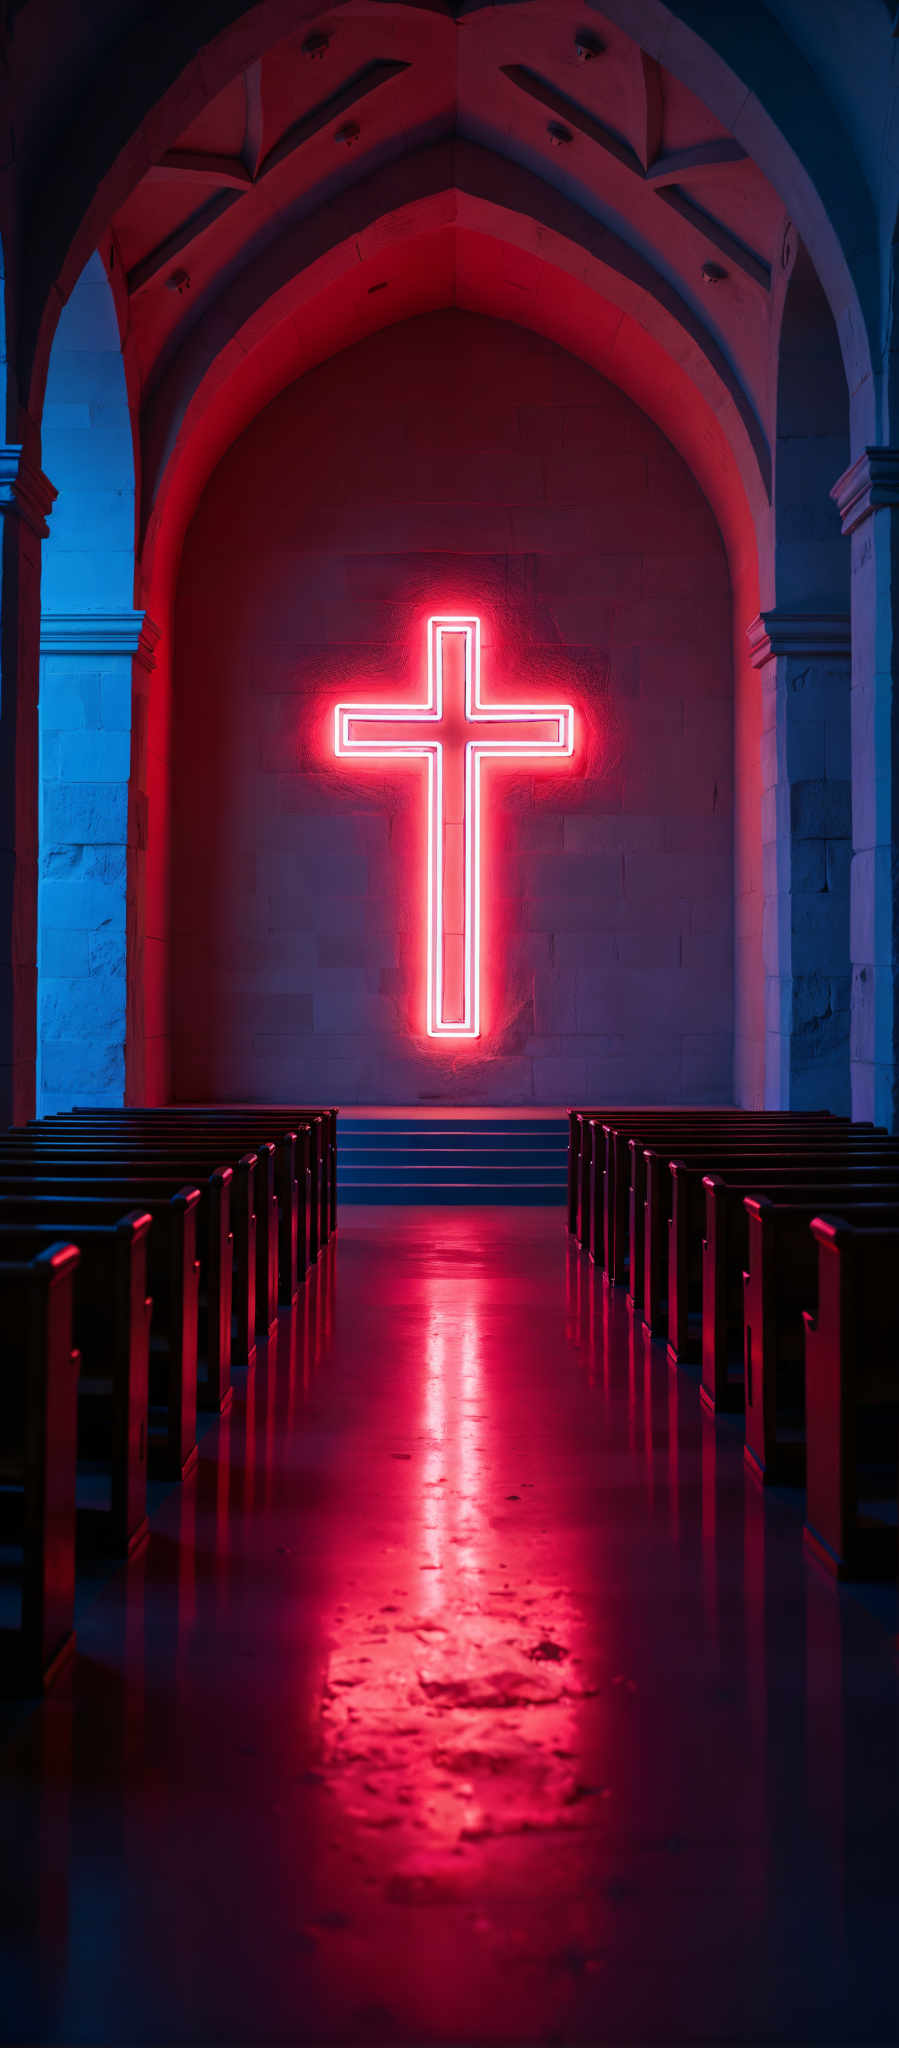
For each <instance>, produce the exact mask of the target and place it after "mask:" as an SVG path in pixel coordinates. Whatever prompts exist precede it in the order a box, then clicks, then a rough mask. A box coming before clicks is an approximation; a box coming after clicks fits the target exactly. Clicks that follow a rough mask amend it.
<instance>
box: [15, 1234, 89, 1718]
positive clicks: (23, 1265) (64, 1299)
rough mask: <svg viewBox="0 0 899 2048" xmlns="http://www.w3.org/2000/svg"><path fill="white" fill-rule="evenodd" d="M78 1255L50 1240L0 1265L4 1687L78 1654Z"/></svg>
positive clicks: (20, 1688)
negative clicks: (75, 1332) (75, 1342)
mask: <svg viewBox="0 0 899 2048" xmlns="http://www.w3.org/2000/svg"><path fill="white" fill-rule="evenodd" d="M78 1263H79V1253H78V1251H77V1250H76V1247H75V1246H74V1245H71V1244H60V1243H56V1244H51V1245H49V1246H48V1247H47V1248H46V1249H45V1250H43V1251H40V1252H38V1254H37V1256H36V1257H35V1258H33V1259H26V1260H19V1259H17V1260H11V1261H8V1262H5V1263H3V1264H0V1329H2V1333H3V1335H2V1342H0V1361H2V1368H0V1369H2V1390H0V1546H2V1551H3V1576H2V1582H0V1597H2V1607H0V1688H2V1690H3V1692H5V1693H7V1694H8V1693H23V1692H24V1693H35V1692H40V1691H41V1690H42V1689H43V1688H44V1687H45V1686H47V1685H49V1684H50V1683H51V1682H52V1680H53V1679H54V1678H55V1677H56V1676H57V1675H58V1673H59V1672H60V1670H61V1669H62V1668H63V1666H64V1665H65V1664H66V1663H67V1662H68V1660H69V1658H70V1656H71V1654H72V1652H73V1650H74V1648H75V1629H74V1620H75V1438H76V1428H77V1388H78V1354H77V1352H76V1351H74V1350H73V1347H72V1322H73V1307H74V1283H75V1275H76V1273H77V1270H78Z"/></svg>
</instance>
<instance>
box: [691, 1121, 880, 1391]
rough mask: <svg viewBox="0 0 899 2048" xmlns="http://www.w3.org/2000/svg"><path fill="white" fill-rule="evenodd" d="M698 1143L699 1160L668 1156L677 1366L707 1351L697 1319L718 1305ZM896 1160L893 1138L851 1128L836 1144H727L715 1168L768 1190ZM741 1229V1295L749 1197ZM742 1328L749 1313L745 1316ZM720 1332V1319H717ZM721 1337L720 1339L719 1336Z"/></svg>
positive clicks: (748, 1189)
mask: <svg viewBox="0 0 899 2048" xmlns="http://www.w3.org/2000/svg"><path fill="white" fill-rule="evenodd" d="M699 1153H700V1148H698V1147H697V1150H696V1153H695V1154H694V1156H693V1158H692V1159H691V1158H689V1157H687V1158H686V1159H672V1160H671V1161H670V1162H669V1172H670V1181H671V1214H670V1216H669V1219H668V1355H669V1358H670V1359H671V1362H672V1364H673V1365H683V1364H685V1363H686V1362H687V1361H688V1360H691V1359H693V1358H697V1357H699V1356H700V1352H701V1338H700V1335H699V1333H698V1331H697V1328H696V1324H697V1322H699V1323H700V1324H702V1320H703V1314H704V1307H705V1304H706V1302H707V1303H708V1304H709V1306H710V1307H711V1308H713V1307H714V1303H715V1299H716V1295H715V1292H714V1291H709V1292H708V1293H706V1292H705V1291H704V1289H705V1280H704V1274H707V1272H708V1268H709V1260H710V1258H712V1259H714V1257H715V1256H716V1249H715V1248H713V1249H712V1250H711V1252H707V1250H706V1246H707V1243H708V1214H707V1207H708V1197H707V1191H706V1185H705V1183H706V1179H707V1178H708V1176H707V1175H705V1174H704V1173H703V1170H702V1160H701V1158H700V1156H699ZM891 1162H892V1163H893V1168H894V1171H899V1145H897V1143H896V1141H895V1140H894V1139H891V1138H886V1137H880V1138H878V1137H877V1136H872V1134H870V1133H869V1134H868V1136H867V1138H866V1137H865V1135H864V1134H862V1135H860V1136H856V1135H854V1134H853V1133H851V1132H847V1133H844V1134H843V1135H842V1136H841V1137H839V1138H838V1139H837V1140H835V1141H834V1142H833V1143H832V1144H827V1145H822V1144H821V1143H820V1142H819V1141H818V1140H817V1139H815V1138H813V1139H812V1140H811V1141H810V1140H809V1139H808V1137H807V1136H806V1137H801V1136H795V1135H791V1137H790V1138H789V1140H782V1141H781V1142H780V1143H779V1144H777V1145H772V1146H771V1147H770V1149H769V1150H764V1149H763V1148H761V1147H751V1148H750V1147H747V1148H746V1149H745V1150H743V1151H740V1150H737V1149H734V1150H733V1151H732V1152H731V1153H730V1154H729V1155H728V1154H726V1152H725V1151H724V1149H723V1148H720V1149H719V1150H718V1153H717V1158H716V1160H715V1161H714V1162H713V1169H712V1170H713V1172H714V1173H717V1174H719V1175H720V1177H721V1178H723V1179H724V1180H725V1181H726V1182H728V1183H730V1182H734V1183H735V1184H736V1183H739V1184H740V1186H741V1189H742V1194H756V1193H759V1194H764V1193H765V1190H766V1188H768V1187H771V1188H774V1187H777V1186H778V1185H780V1184H782V1183H785V1182H788V1181H790V1180H791V1179H792V1180H794V1181H805V1182H809V1181H812V1180H817V1181H818V1182H819V1183H820V1184H821V1185H826V1183H827V1182H828V1181H829V1180H831V1179H836V1180H842V1179H844V1178H846V1177H847V1176H848V1177H851V1175H852V1173H853V1172H854V1171H857V1172H858V1173H859V1174H860V1175H862V1176H864V1175H866V1174H867V1173H868V1171H869V1170H870V1172H872V1173H874V1174H875V1175H876V1174H879V1173H881V1172H883V1171H888V1170H889V1168H890V1164H891ZM734 1227H735V1229H736V1230H737V1231H738V1233H739V1235H740V1238H741V1245H740V1263H739V1265H737V1266H736V1267H735V1269H734V1272H735V1291H736V1292H737V1294H738V1293H739V1275H740V1274H741V1273H742V1271H743V1265H744V1264H745V1258H744V1257H743V1253H744V1250H745V1214H744V1212H743V1208H742V1200H741V1201H740V1202H739V1203H738V1204H737V1206H736V1211H735V1218H734ZM726 1250H727V1238H726V1237H725V1238H724V1239H723V1240H722V1244H721V1251H722V1252H723V1253H725V1254H726ZM737 1320H738V1323H739V1325H740V1327H742V1315H741V1314H740V1315H738V1318H737ZM712 1328H713V1330H716V1329H717V1325H716V1324H715V1323H714V1321H713V1324H712ZM713 1341H714V1340H713Z"/></svg>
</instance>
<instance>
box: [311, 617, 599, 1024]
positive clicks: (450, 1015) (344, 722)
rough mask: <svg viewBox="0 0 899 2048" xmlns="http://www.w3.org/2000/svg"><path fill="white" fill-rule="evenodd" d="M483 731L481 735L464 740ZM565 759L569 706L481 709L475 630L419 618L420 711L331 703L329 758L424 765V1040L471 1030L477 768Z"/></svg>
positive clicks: (476, 960)
mask: <svg viewBox="0 0 899 2048" xmlns="http://www.w3.org/2000/svg"><path fill="white" fill-rule="evenodd" d="M484 727H487V729H488V731H489V734H490V737H489V738H487V737H486V736H485V737H484V738H483V739H481V738H477V737H472V733H473V732H474V733H475V734H476V733H478V731H479V730H481V729H483V728H484ZM573 751H574V711H573V709H572V707H571V705H570V704H554V705H552V706H547V705H537V704H524V705H522V704H496V705H487V706H485V705H484V704H482V703H481V622H480V619H475V618H459V619H456V618H445V619H444V618H434V619H429V620H428V695H427V700H426V702H425V703H424V704H337V705H335V708H334V752H335V754H338V755H353V754H355V755H357V756H361V757H363V758H365V759H369V760H372V759H379V758H381V757H383V758H385V759H388V760H402V759H405V760H414V761H426V762H427V771H428V848H427V890H428V990H427V1030H428V1033H429V1035H430V1036H431V1037H432V1038H477V1037H478V1036H479V1034H480V1029H481V991H480V952H481V943H480V942H481V880H482V878H481V764H482V762H483V761H485V760H503V761H524V760H539V761H548V760H553V759H555V758H556V757H558V756H565V755H568V756H570V755H571V754H572V753H573Z"/></svg>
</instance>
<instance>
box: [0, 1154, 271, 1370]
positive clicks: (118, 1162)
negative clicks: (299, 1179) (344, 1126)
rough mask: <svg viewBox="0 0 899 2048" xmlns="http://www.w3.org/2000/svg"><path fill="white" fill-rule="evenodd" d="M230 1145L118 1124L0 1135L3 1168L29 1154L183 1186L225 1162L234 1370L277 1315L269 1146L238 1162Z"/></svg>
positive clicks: (86, 1170)
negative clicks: (169, 1179) (104, 1129)
mask: <svg viewBox="0 0 899 2048" xmlns="http://www.w3.org/2000/svg"><path fill="white" fill-rule="evenodd" d="M229 1149H230V1148H229V1147H228V1146H226V1145H222V1144H221V1143H218V1142H216V1141H215V1140H214V1139H212V1138H210V1139H209V1140H208V1141H207V1140H206V1139H205V1138H203V1137H200V1138H197V1139H193V1138H190V1137H188V1138H187V1139H186V1140H185V1139H181V1138H179V1139H178V1140H177V1142H176V1141H175V1140H174V1139H172V1140H169V1139H168V1138H167V1136H166V1135H165V1134H164V1133H160V1134H159V1135H158V1136H157V1135H155V1134H152V1133H151V1134H149V1135H144V1134H143V1133H142V1132H136V1133H132V1132H130V1131H127V1130H124V1131H123V1130H119V1129H118V1127H114V1128H113V1129H111V1130H110V1131H109V1132H108V1133H107V1134H105V1135H104V1134H103V1133H94V1132H90V1131H88V1130H86V1129H84V1128H81V1127H80V1126H76V1125H62V1124H58V1125H57V1124H56V1123H53V1124H52V1125H43V1124H32V1125H28V1126H27V1127H26V1128H25V1129H24V1130H19V1131H15V1130H14V1131H7V1132H6V1133H5V1134H3V1135H2V1136H0V1171H2V1170H3V1169H4V1167H5V1166H6V1165H9V1164H15V1162H16V1161H17V1160H18V1159H19V1158H21V1157H24V1158H26V1159H27V1160H29V1161H31V1160H35V1161H41V1162H46V1163H47V1164H48V1165H50V1166H52V1167H54V1168H55V1167H57V1166H59V1167H60V1168H64V1169H65V1170H66V1171H68V1170H69V1166H70V1164H71V1165H72V1167H73V1168H77V1170H78V1171H79V1172H82V1173H84V1174H88V1173H94V1172H96V1173H97V1175H98V1177H104V1178H107V1177H109V1175H114V1176H115V1175H121V1174H131V1173H132V1172H135V1173H139V1172H144V1171H146V1172H148V1173H152V1174H155V1175H159V1174H166V1175H172V1176H174V1177H176V1178H177V1179H178V1180H180V1181H182V1182H187V1181H189V1182H194V1181H197V1182H204V1181H206V1180H207V1179H208V1177H209V1175H210V1173H211V1172H214V1171H215V1170H216V1169H217V1168H220V1167H224V1166H226V1165H227V1168H228V1171H229V1172H230V1174H231V1202H230V1212H231V1225H232V1281H231V1306H232V1312H233V1317H234V1325H235V1327H234V1332H233V1348H232V1355H233V1359H234V1362H235V1364H237V1365H252V1363H253V1359H254V1356H255V1351H256V1333H257V1331H259V1332H261V1334H262V1335H264V1336H267V1335H268V1334H269V1331H270V1330H271V1328H272V1326H273V1324H274V1322H275V1321H276V1319H277V1313H278V1306H277V1303H278V1290H277V1216H278V1212H277V1199H276V1196H275V1192H274V1158H273V1151H272V1148H271V1146H269V1147H266V1146H264V1145H263V1146H260V1148H259V1151H258V1153H256V1152H245V1153H244V1154H243V1155H242V1156H241V1157H240V1158H238V1157H236V1151H237V1148H236V1147H235V1148H234V1150H235V1157H234V1160H233V1163H232V1161H231V1160H230V1159H228V1160H226V1159H224V1158H223V1153H226V1152H228V1151H229Z"/></svg>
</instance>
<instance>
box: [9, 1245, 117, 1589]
mask: <svg viewBox="0 0 899 2048" xmlns="http://www.w3.org/2000/svg"><path fill="white" fill-rule="evenodd" d="M66 1228H67V1229H68V1231H69V1234H70V1237H71V1240H72V1243H73V1244H75V1245H76V1246H77V1249H78V1251H79V1253H80V1255H81V1256H80V1263H79V1265H78V1269H77V1273H76V1276H75V1306H74V1316H75V1323H74V1338H75V1345H76V1348H77V1350H78V1353H79V1357H80V1360H81V1371H80V1377H79V1381H78V1455H79V1461H80V1460H81V1459H82V1458H84V1459H89V1458H93V1457H96V1456H97V1455H98V1454H99V1457H100V1459H101V1461H102V1463H103V1464H104V1465H105V1466H106V1468H107V1471H108V1476H109V1481H110V1498H109V1505H108V1507H105V1508H97V1507H95V1506H93V1505H90V1504H87V1505H85V1506H84V1507H83V1508H82V1507H80V1506H79V1509H78V1524H79V1534H81V1533H82V1532H83V1531H84V1529H85V1528H86V1527H89V1526H92V1527H94V1528H96V1529H98V1531H99V1534H100V1537H101V1541H102V1543H103V1545H104V1548H106V1549H109V1550H111V1551H113V1552H114V1553H116V1554H117V1555H119V1556H124V1557H129V1556H131V1555H132V1554H133V1553H134V1551H135V1550H138V1549H139V1548H140V1547H141V1545H142V1544H143V1543H145V1542H146V1539H147V1535H148V1533H149V1525H148V1522H147V1417H148V1406H149V1392H148V1389H149V1363H150V1313H151V1310H152V1306H153V1304H152V1301H151V1300H150V1299H149V1298H148V1295H147V1239H148V1236H149V1232H150V1228H151V1219H150V1217H149V1216H148V1215H147V1214H146V1212H144V1213H143V1214H142V1213H140V1212H139V1211H138V1210H134V1211H132V1213H131V1215H128V1216H123V1217H121V1218H120V1219H119V1220H118V1221H117V1222H115V1223H112V1224H99V1225H97V1224H91V1225H83V1224H82V1225H80V1226H72V1225H70V1224H67V1225H66ZM58 1239H59V1232H58V1229H57V1228H56V1227H55V1226H54V1225H52V1224H51V1225H46V1224H45V1225H44V1226H43V1227H42V1226H41V1225H40V1224H19V1225H14V1224H6V1223H4V1222H3V1220H2V1215H0V1260H2V1261H3V1262H4V1263H9V1262H10V1261H19V1262H21V1263H25V1262H27V1260H29V1259H32V1258H35V1257H36V1256H37V1254H38V1252H41V1251H48V1250H50V1249H51V1247H52V1246H53V1244H54V1242H58Z"/></svg>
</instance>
